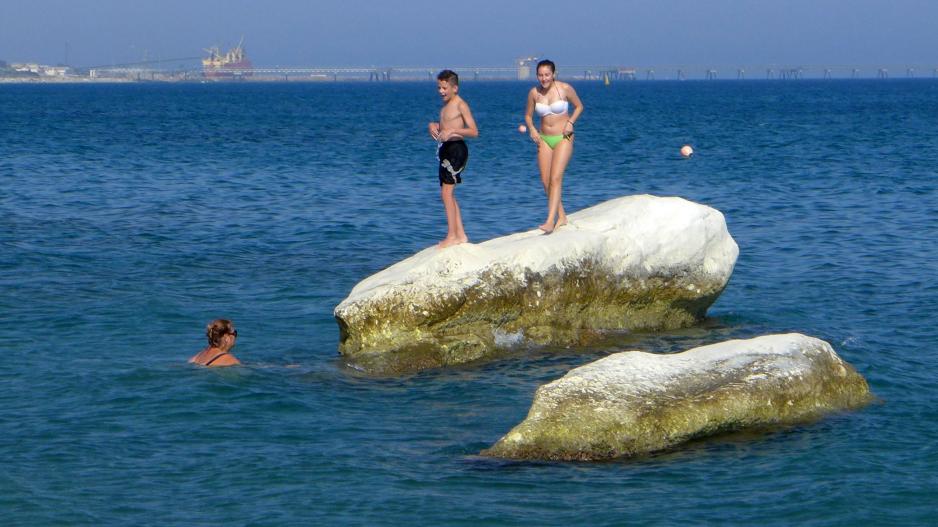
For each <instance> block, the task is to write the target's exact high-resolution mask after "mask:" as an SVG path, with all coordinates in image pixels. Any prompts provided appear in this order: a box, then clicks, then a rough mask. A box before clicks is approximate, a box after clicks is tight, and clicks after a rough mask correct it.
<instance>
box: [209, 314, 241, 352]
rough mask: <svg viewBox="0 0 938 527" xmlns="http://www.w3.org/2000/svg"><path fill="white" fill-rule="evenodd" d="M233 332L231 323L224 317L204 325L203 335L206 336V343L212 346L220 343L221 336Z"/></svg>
mask: <svg viewBox="0 0 938 527" xmlns="http://www.w3.org/2000/svg"><path fill="white" fill-rule="evenodd" d="M233 333H234V327H233V324H232V323H231V321H230V320H227V319H224V318H219V319H215V320H213V321H212V322H211V323H209V325H207V326H205V336H206V337H208V344H209V346H212V347H217V346H218V345H219V344H221V338H222V337H224V336H225V335H229V334H233Z"/></svg>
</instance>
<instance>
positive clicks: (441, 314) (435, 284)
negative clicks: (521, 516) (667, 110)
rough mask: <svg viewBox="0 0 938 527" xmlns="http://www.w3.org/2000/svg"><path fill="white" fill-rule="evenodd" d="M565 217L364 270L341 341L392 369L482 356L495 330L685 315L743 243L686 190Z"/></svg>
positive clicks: (666, 323) (498, 333)
mask: <svg viewBox="0 0 938 527" xmlns="http://www.w3.org/2000/svg"><path fill="white" fill-rule="evenodd" d="M569 222H570V223H569V225H566V226H564V227H561V228H559V229H558V230H556V231H555V232H554V233H553V234H550V235H544V234H543V233H541V232H540V231H539V230H533V231H529V232H524V233H518V234H514V235H510V236H505V237H502V238H496V239H493V240H489V241H487V242H484V243H480V244H468V243H467V244H462V245H457V246H454V247H450V248H447V249H437V248H436V247H430V248H428V249H425V250H423V251H421V252H419V253H417V254H415V255H414V256H412V257H410V258H408V259H406V260H403V261H401V262H399V263H397V264H395V265H393V266H391V267H389V268H387V269H385V270H383V271H381V272H379V273H377V274H375V275H372V276H371V277H369V278H367V279H365V280H363V281H362V282H360V283H359V284H358V285H357V286H355V288H354V289H352V292H351V293H350V294H349V296H348V298H346V299H345V300H343V301H342V303H340V304H339V305H338V306H337V307H336V309H335V318H336V321H337V322H338V324H339V329H340V332H341V337H340V339H341V341H340V344H339V351H340V352H341V353H342V354H343V355H345V356H346V357H347V358H348V359H349V361H350V362H351V363H353V365H355V366H356V367H359V368H362V369H364V370H366V371H370V372H373V373H382V374H388V373H399V372H411V371H416V370H420V369H424V368H433V367H440V366H446V365H452V364H459V363H464V362H469V361H472V360H476V359H479V358H482V357H485V356H487V355H491V354H493V353H495V352H496V350H497V349H498V347H499V346H498V342H499V341H508V342H512V341H515V340H524V341H531V342H534V343H538V344H575V343H582V342H585V341H587V340H589V339H591V338H593V337H595V336H596V335H597V333H598V332H600V331H602V330H630V329H670V328H677V327H682V326H688V325H691V324H694V323H695V322H697V321H699V320H701V319H702V318H703V317H704V315H705V313H706V310H707V308H708V307H709V306H710V305H711V304H712V303H713V302H714V301H715V300H716V298H717V297H718V296H719V294H720V293H721V292H722V291H723V288H724V287H725V286H726V283H727V281H728V280H729V278H730V274H731V273H732V272H733V266H734V265H735V263H736V257H737V255H738V254H739V249H738V247H737V245H736V242H735V241H733V238H732V237H731V236H730V234H729V232H728V231H727V229H726V222H725V221H724V219H723V215H722V214H721V213H720V212H719V211H717V210H715V209H712V208H710V207H707V206H704V205H699V204H696V203H692V202H690V201H687V200H684V199H681V198H660V197H655V196H647V195H646V196H628V197H622V198H618V199H614V200H611V201H607V202H605V203H601V204H599V205H596V206H594V207H591V208H588V209H585V210H582V211H580V212H577V213H576V214H571V215H570V216H569Z"/></svg>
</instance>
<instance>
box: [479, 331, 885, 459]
mask: <svg viewBox="0 0 938 527" xmlns="http://www.w3.org/2000/svg"><path fill="white" fill-rule="evenodd" d="M871 398H872V396H871V395H870V392H869V387H868V385H867V383H866V381H865V380H864V379H863V377H862V376H860V375H859V374H858V373H857V372H856V371H855V370H854V369H853V368H852V367H851V366H850V365H849V364H847V363H845V362H844V361H843V360H842V359H841V358H840V357H838V356H837V354H836V353H835V352H834V350H833V349H832V348H831V346H830V344H828V343H827V342H824V341H822V340H819V339H816V338H813V337H808V336H805V335H801V334H797V333H791V334H785V335H769V336H764V337H758V338H754V339H749V340H731V341H728V342H722V343H719V344H713V345H710V346H703V347H700V348H694V349H691V350H688V351H685V352H683V353H677V354H669V355H658V354H651V353H643V352H640V351H628V352H622V353H616V354H614V355H610V356H608V357H606V358H603V359H600V360H597V361H595V362H592V363H590V364H587V365H585V366H581V367H579V368H576V369H573V370H571V371H570V372H568V373H567V374H566V375H565V376H563V377H562V378H560V379H558V380H556V381H554V382H551V383H548V384H545V385H543V386H541V387H540V388H539V389H538V390H537V393H536V394H535V397H534V402H533V404H532V405H531V409H530V411H529V413H528V416H527V418H526V419H525V420H524V421H523V422H522V423H520V424H519V425H518V426H516V427H514V428H513V429H512V430H511V431H510V432H509V433H508V434H506V435H505V437H503V438H502V439H501V440H500V441H499V442H498V443H496V444H495V445H494V446H493V447H492V448H491V449H488V450H487V451H485V452H484V453H485V454H487V455H492V456H498V457H509V458H526V459H528V458H530V459H568V460H572V459H580V460H595V459H608V458H614V457H622V456H631V455H635V454H641V453H646V452H654V451H657V450H662V449H665V448H670V447H673V446H674V445H677V444H679V443H682V442H684V441H686V440H688V439H691V438H696V437H701V436H705V435H709V434H713V433H716V432H721V431H729V430H739V429H744V428H748V427H764V426H769V425H784V424H791V423H797V422H803V421H806V420H811V419H815V418H818V417H820V416H822V415H823V414H825V413H828V412H833V411H838V410H845V409H851V408H857V407H860V406H863V405H865V404H867V403H868V402H869V401H870V400H871Z"/></svg>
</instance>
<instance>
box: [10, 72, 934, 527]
mask: <svg viewBox="0 0 938 527" xmlns="http://www.w3.org/2000/svg"><path fill="white" fill-rule="evenodd" d="M574 85H575V87H576V88H577V90H578V92H579V94H580V96H581V98H582V99H583V101H584V103H585V105H586V113H584V115H583V117H582V119H581V120H580V122H578V123H577V142H576V152H575V154H574V158H573V161H572V163H571V165H570V168H569V170H568V172H567V176H566V178H565V194H564V198H565V203H566V206H567V209H568V210H570V211H575V210H578V209H582V208H585V207H588V206H591V205H595V204H597V203H600V202H602V201H604V200H608V199H611V198H615V197H618V196H622V195H629V194H644V193H648V194H654V195H660V196H681V197H684V198H687V199H690V200H693V201H696V202H700V203H704V204H707V205H710V206H712V207H715V208H717V209H719V210H720V211H722V212H723V213H724V214H725V216H726V220H727V223H728V226H729V230H730V232H731V234H732V235H733V237H734V238H735V239H736V241H737V242H738V244H739V248H740V254H739V260H738V261H737V264H736V269H735V271H734V273H733V276H732V279H731V280H730V283H729V285H728V287H727V289H726V291H725V292H724V293H723V295H722V296H721V297H720V298H719V300H718V301H717V302H716V303H715V304H714V305H713V307H712V308H711V309H710V311H709V318H708V319H707V320H706V321H705V322H703V323H702V324H700V325H699V326H696V327H692V328H688V329H684V330H679V331H667V332H649V333H634V334H629V335H624V336H620V337H617V338H616V339H615V340H613V341H610V342H608V343H604V344H603V345H602V346H599V347H592V348H560V349H551V348H547V349H544V348H529V347H523V346H522V347H520V348H518V349H515V350H513V351H512V352H510V353H509V354H508V355H507V356H506V357H504V358H502V359H500V360H495V361H489V362H484V363H479V364H471V365H467V366H462V367H456V368H450V369H445V370H437V371H426V372H422V373H419V374H414V375H410V376H405V377H403V378H372V377H368V376H366V375H363V374H361V373H360V372H358V371H356V370H354V369H352V368H349V367H346V366H345V365H344V364H343V362H342V360H341V357H339V356H338V354H337V344H338V338H339V332H338V328H337V326H336V323H335V320H334V319H333V316H332V311H333V308H334V307H335V306H336V305H337V304H338V303H339V302H340V301H341V300H342V299H343V298H345V296H346V295H347V294H348V293H349V291H350V290H351V288H352V287H353V286H354V285H355V284H356V283H357V282H359V281H360V280H362V279H364V278H365V277H367V276H369V275H371V274H372V273H375V272H377V271H379V270H381V269H383V268H385V267H387V266H389V265H391V264H393V263H395V262H397V261H399V260H401V259H403V258H406V257H408V256H410V255H411V254H413V253H414V252H416V251H419V250H421V249H423V248H425V247H427V246H429V245H431V244H433V243H435V242H436V241H437V240H439V239H441V238H442V237H443V236H444V235H445V219H444V215H443V209H442V205H441V204H440V200H439V187H438V183H437V175H436V168H435V158H434V154H435V146H436V145H435V143H434V142H433V141H432V140H431V139H429V137H428V136H427V132H426V125H427V122H428V121H431V120H434V119H435V117H436V115H437V112H438V109H439V99H438V97H437V95H436V90H435V84H433V83H430V82H414V83H404V82H401V83H363V82H362V83H341V82H340V83H319V84H317V83H304V84H300V83H292V84H289V83H284V84H261V83H245V84H126V85H5V86H0V386H2V389H0V425H2V433H0V460H2V461H0V466H2V469H0V516H2V520H0V521H2V523H3V524H4V525H135V524H148V525H411V524H413V525H670V524H678V525H708V524H737V525H778V526H787V525H824V526H826V525H832V526H835V525H836V526H840V525H893V524H906V525H915V524H919V525H922V524H933V523H934V522H935V521H936V513H938V490H936V489H938V447H936V437H938V410H936V404H935V402H934V398H935V397H936V394H938V383H936V380H935V379H936V370H938V358H936V354H938V338H936V331H938V329H936V328H938V285H936V278H938V263H936V262H938V244H936V241H938V211H936V209H938V175H936V167H938V81H936V80H933V79H918V80H867V81H820V80H816V81H807V80H805V81H688V82H669V81H660V82H642V81H637V82H619V83H613V84H612V85H611V86H603V85H602V83H599V82H580V83H574ZM529 88H530V85H529V84H524V83H516V82H491V83H487V82H481V81H479V82H471V81H466V82H464V83H463V86H462V95H463V96H464V97H465V98H466V100H467V101H469V103H470V104H471V105H472V108H473V109H474V113H475V116H476V119H477V121H478V123H479V127H480V129H481V137H480V138H479V139H476V140H473V141H471V143H470V148H471V162H470V166H469V169H468V172H467V174H466V177H465V182H464V184H463V185H462V186H461V187H459V189H458V191H457V196H458V199H459V202H460V205H461V207H462V211H463V218H464V220H465V224H466V226H467V231H468V234H469V236H470V238H471V239H472V240H475V241H482V240H486V239H489V238H492V237H496V236H501V235H505V234H509V233H512V232H516V231H520V230H528V229H531V228H534V227H536V226H537V225H539V224H540V223H541V222H543V220H544V217H545V211H546V204H545V203H546V202H545V198H544V196H543V191H542V189H541V183H540V180H539V177H538V174H537V170H536V166H535V161H534V151H533V148H532V145H531V144H530V142H529V140H528V139H527V137H526V136H523V135H521V134H519V133H518V132H517V126H518V124H520V123H521V122H522V112H523V106H524V98H525V95H526V92H527V90H528V89H529ZM685 143H689V144H692V145H693V146H694V148H695V149H696V151H697V154H696V155H695V156H694V157H693V158H691V159H689V160H684V159H682V158H681V157H680V156H679V155H678V149H679V148H680V147H681V145H683V144H685ZM216 317H226V318H231V319H233V320H234V322H235V324H236V325H237V327H238V330H239V333H240V338H239V341H238V345H237V347H236V348H235V352H236V354H237V355H238V357H240V358H241V359H242V360H243V361H244V362H245V366H243V367H236V368H226V369H215V370H212V369H204V368H197V367H193V366H191V365H189V364H187V363H186V360H187V359H188V358H189V357H190V356H191V355H193V354H194V353H195V352H197V351H199V350H200V349H201V348H202V347H203V345H204V340H205V337H204V328H205V324H206V323H208V322H209V321H210V320H212V319H214V318H216ZM790 331H797V332H802V333H805V334H808V335H813V336H817V337H820V338H822V339H825V340H827V341H828V342H830V343H831V344H832V345H833V346H834V348H835V350H836V351H837V352H838V353H839V354H840V355H841V356H842V357H843V358H844V359H845V360H847V361H848V362H850V363H851V364H853V365H854V366H855V367H856V368H857V369H858V370H859V372H860V373H861V374H862V375H864V376H865V377H866V378H867V379H868V381H869V383H870V386H871V388H872V390H873V392H874V393H875V394H876V396H877V397H878V398H879V401H878V402H877V403H875V404H872V405H871V406H869V407H867V408H865V409H863V410H860V411H857V412H852V413H845V414H837V415H833V416H831V417H829V418H827V419H824V420H822V421H820V422H817V423H814V424H806V425H802V426H797V427H789V428H785V429H782V430H775V431H768V432H765V431H762V432H758V433H738V434H732V435H728V436H723V437H717V438H710V439H706V440H699V441H695V442H693V443H691V444H689V445H686V446H685V447H683V448H680V449H677V450H675V451H671V452H666V453H661V454H657V455H653V456H648V457H643V458H640V459H633V460H622V461H615V462H605V463H546V462H507V461H502V460H496V459H489V458H483V457H480V456H478V452H479V451H480V450H481V449H483V448H485V447H487V446H489V445H491V444H492V443H493V442H495V441H496V440H497V439H498V438H499V437H501V435H503V434H504V433H505V432H507V431H508V430H509V429H510V428H511V427H512V426H513V425H515V424H516V423H518V422H519V421H520V420H521V419H523V418H524V416H525V414H526V413H527V410H528V407H529V405H530V403H531V399H532V396H533V394H534V391H535V389H536V388H537V387H538V386H539V385H541V384H543V383H546V382H548V381H551V380H553V379H556V378H558V377H560V376H562V375H563V374H564V373H565V372H567V371H568V370H570V369H571V368H573V367H575V366H578V365H581V364H584V363H586V362H589V361H593V360H595V359H597V358H600V357H603V356H605V355H607V354H609V353H613V352H616V351H620V350H631V349H639V350H644V351H649V352H656V353H672V352H678V351H683V350H685V349H688V348H691V347H695V346H698V345H703V344H709V343H713V342H719V341H723V340H727V339H731V338H748V337H753V336H757V335H763V334H769V333H781V332H790Z"/></svg>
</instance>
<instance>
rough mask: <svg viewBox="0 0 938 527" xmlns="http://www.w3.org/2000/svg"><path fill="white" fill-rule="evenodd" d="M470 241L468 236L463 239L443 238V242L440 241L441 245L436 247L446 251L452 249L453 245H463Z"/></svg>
mask: <svg viewBox="0 0 938 527" xmlns="http://www.w3.org/2000/svg"><path fill="white" fill-rule="evenodd" d="M468 241H469V238H467V237H466V236H463V237H462V238H450V237H446V238H443V240H442V241H440V243H438V244H436V246H437V247H438V248H440V249H445V248H447V247H452V246H453V245H459V244H461V243H466V242H468Z"/></svg>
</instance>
